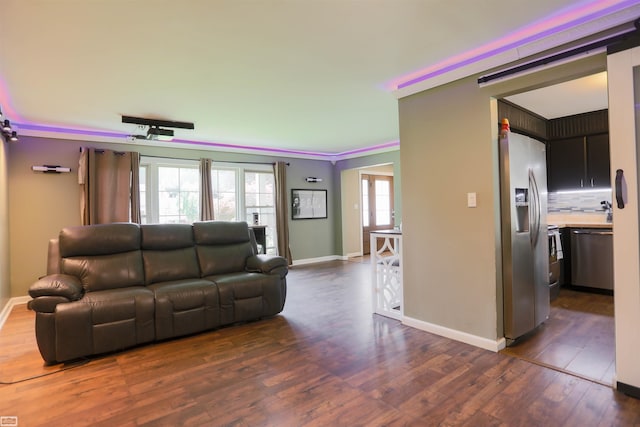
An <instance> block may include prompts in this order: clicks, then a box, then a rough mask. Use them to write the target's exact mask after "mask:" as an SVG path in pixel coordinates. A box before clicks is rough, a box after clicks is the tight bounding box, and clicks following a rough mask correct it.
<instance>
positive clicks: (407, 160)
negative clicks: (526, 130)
mask: <svg viewBox="0 0 640 427" xmlns="http://www.w3.org/2000/svg"><path fill="white" fill-rule="evenodd" d="M399 107H400V144H401V151H400V158H401V163H402V172H401V173H402V183H403V188H402V207H403V219H402V221H403V225H402V226H403V230H402V231H403V233H402V234H403V240H404V242H403V260H404V266H405V267H404V269H403V274H404V301H405V309H404V314H405V316H408V317H410V318H413V319H417V320H420V321H424V322H428V323H430V324H435V325H440V326H444V327H446V328H450V329H454V330H457V331H463V332H466V333H469V334H473V335H475V336H479V337H483V338H488V339H496V337H497V306H496V300H497V297H496V291H497V284H496V271H497V268H498V266H499V264H498V260H497V259H496V251H495V236H496V233H497V232H498V230H497V228H496V215H498V195H497V190H498V187H497V168H496V164H497V163H496V162H497V151H496V149H495V145H496V144H494V136H495V135H494V134H495V131H494V126H492V116H491V102H490V99H489V97H488V96H487V95H486V94H484V93H482V92H481V91H479V90H478V85H477V83H476V80H475V79H473V78H469V79H465V80H462V81H458V82H455V83H452V84H449V85H447V86H444V87H440V88H436V89H433V90H430V91H425V92H421V93H418V94H415V95H412V96H409V97H407V98H403V99H401V100H400V103H399ZM468 192H475V193H476V194H477V204H478V206H477V207H476V208H468V207H467V206H466V203H467V193H468Z"/></svg>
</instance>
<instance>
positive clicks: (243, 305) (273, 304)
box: [206, 272, 286, 324]
mask: <svg viewBox="0 0 640 427" xmlns="http://www.w3.org/2000/svg"><path fill="white" fill-rule="evenodd" d="M206 279H208V280H211V281H213V282H215V284H216V285H218V292H219V293H220V310H221V312H220V318H221V321H222V323H223V324H225V323H235V322H244V321H248V320H253V319H260V318H261V317H266V316H272V315H275V314H277V313H279V312H280V311H282V308H283V305H284V297H285V292H286V291H285V289H283V281H282V280H281V279H280V277H279V276H278V275H267V274H259V273H248V272H244V273H231V274H223V275H219V276H209V277H206Z"/></svg>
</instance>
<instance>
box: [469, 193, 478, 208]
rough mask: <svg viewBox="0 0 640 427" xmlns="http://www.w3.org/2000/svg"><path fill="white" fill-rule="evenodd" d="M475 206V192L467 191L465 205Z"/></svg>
mask: <svg viewBox="0 0 640 427" xmlns="http://www.w3.org/2000/svg"><path fill="white" fill-rule="evenodd" d="M476 206H477V201H476V193H467V207H468V208H475V207H476Z"/></svg>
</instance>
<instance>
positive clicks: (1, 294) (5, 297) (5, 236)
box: [0, 139, 11, 312]
mask: <svg viewBox="0 0 640 427" xmlns="http://www.w3.org/2000/svg"><path fill="white" fill-rule="evenodd" d="M7 151H8V144H7V143H5V142H2V140H1V139H0V312H1V311H2V309H3V308H4V306H5V305H6V303H7V302H8V301H9V298H11V281H10V270H9V195H8V189H9V184H8V172H7V168H8V156H7Z"/></svg>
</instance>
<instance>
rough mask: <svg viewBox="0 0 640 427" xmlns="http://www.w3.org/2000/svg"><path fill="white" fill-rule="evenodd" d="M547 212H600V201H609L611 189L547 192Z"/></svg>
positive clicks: (601, 210)
mask: <svg viewBox="0 0 640 427" xmlns="http://www.w3.org/2000/svg"><path fill="white" fill-rule="evenodd" d="M547 200H548V201H547V211H548V212H549V213H562V214H582V213H585V214H587V213H602V212H604V210H603V209H602V205H600V202H601V201H603V200H606V201H608V202H611V190H609V189H603V190H576V191H561V192H557V193H551V192H550V193H549V194H548V199H547Z"/></svg>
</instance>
